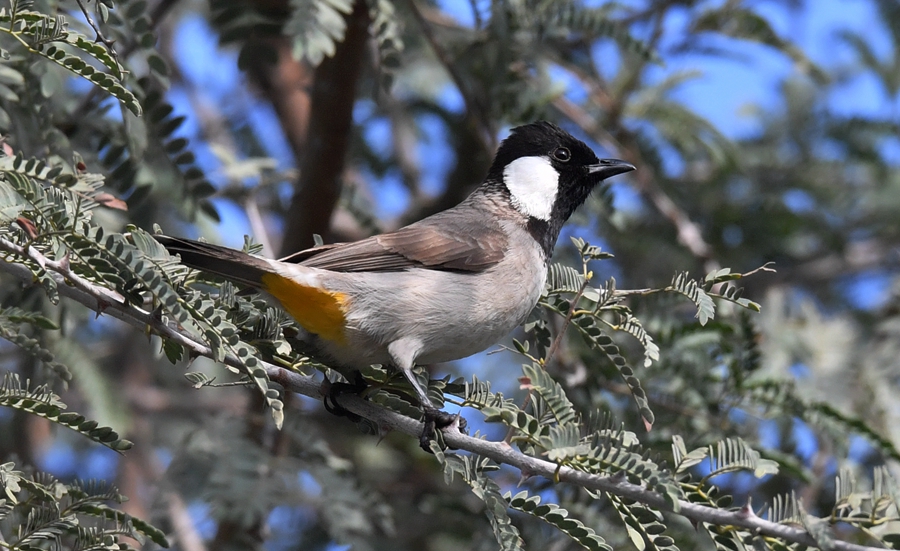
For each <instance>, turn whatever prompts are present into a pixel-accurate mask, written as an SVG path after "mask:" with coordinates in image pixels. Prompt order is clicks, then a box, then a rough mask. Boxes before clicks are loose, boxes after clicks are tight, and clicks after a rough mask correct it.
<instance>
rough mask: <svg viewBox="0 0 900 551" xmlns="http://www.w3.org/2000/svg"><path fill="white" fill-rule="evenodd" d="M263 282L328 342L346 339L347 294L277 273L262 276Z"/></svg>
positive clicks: (284, 305) (301, 321) (290, 310)
mask: <svg viewBox="0 0 900 551" xmlns="http://www.w3.org/2000/svg"><path fill="white" fill-rule="evenodd" d="M262 284H263V289H265V290H266V291H267V292H268V293H269V294H271V295H272V296H274V297H275V298H277V299H278V301H279V302H280V303H281V305H282V306H283V307H284V309H285V310H287V312H288V314H290V315H291V317H293V318H294V319H295V320H297V323H299V324H300V326H301V327H303V328H304V329H306V330H307V331H309V332H310V333H315V334H316V335H319V336H320V337H322V338H323V339H326V340H329V341H337V342H343V341H344V320H345V318H344V305H345V304H346V302H347V295H345V294H344V293H334V292H331V291H326V290H324V289H319V288H316V287H310V286H308V285H301V284H300V283H297V282H296V281H293V280H291V279H288V278H286V277H283V276H280V275H278V274H265V275H263V276H262Z"/></svg>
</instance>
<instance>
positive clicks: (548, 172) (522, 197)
mask: <svg viewBox="0 0 900 551" xmlns="http://www.w3.org/2000/svg"><path fill="white" fill-rule="evenodd" d="M503 182H504V183H505V184H506V188H507V189H508V190H509V193H510V195H511V196H512V204H513V206H514V207H516V209H518V210H519V212H521V213H522V214H526V215H528V216H533V217H535V218H537V219H539V220H544V221H549V220H550V213H551V212H553V203H555V202H556V193H557V191H558V190H559V173H558V172H557V171H556V169H555V168H553V165H551V164H550V159H548V158H547V157H520V158H518V159H516V160H515V161H513V162H511V163H509V164H508V165H506V168H505V169H503Z"/></svg>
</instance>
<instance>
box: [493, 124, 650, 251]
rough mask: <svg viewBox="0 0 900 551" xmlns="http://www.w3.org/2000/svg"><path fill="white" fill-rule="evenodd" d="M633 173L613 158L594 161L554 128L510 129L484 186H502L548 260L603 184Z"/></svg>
mask: <svg viewBox="0 0 900 551" xmlns="http://www.w3.org/2000/svg"><path fill="white" fill-rule="evenodd" d="M631 170H634V166H632V165H630V164H628V163H626V162H624V161H619V160H617V159H602V160H601V159H598V158H597V155H595V154H594V152H593V151H592V150H591V148H590V147H588V146H587V144H585V143H584V142H582V141H581V140H579V139H577V138H575V137H574V136H572V135H571V134H569V133H568V132H566V131H565V130H563V129H561V128H559V127H558V126H556V125H555V124H553V123H549V122H545V121H539V122H535V123H531V124H526V125H524V126H519V127H517V128H513V130H512V132H511V133H510V135H509V137H508V138H506V139H505V140H503V143H501V144H500V149H499V150H498V151H497V156H496V157H495V158H494V162H493V164H492V165H491V169H490V171H489V172H488V182H489V183H490V184H492V185H498V184H499V185H501V187H502V189H503V190H504V191H505V192H506V193H508V194H509V198H510V202H511V203H512V205H513V207H514V208H516V209H517V210H518V211H519V212H520V213H522V214H523V215H524V216H526V217H527V224H528V229H529V231H530V232H531V234H532V235H533V236H534V238H535V239H536V240H537V241H538V243H540V244H541V247H542V248H543V249H544V252H545V253H546V254H547V256H548V257H549V256H550V254H551V253H552V252H553V246H554V245H555V244H556V239H557V238H558V237H559V232H560V230H561V229H562V226H563V224H565V222H566V220H568V219H569V217H570V216H571V215H572V213H573V212H575V209H576V208H578V207H579V206H580V205H581V204H582V203H584V201H585V200H586V199H587V198H588V195H590V193H591V191H592V190H593V189H594V187H595V186H596V185H597V184H599V183H600V182H602V181H603V180H604V179H606V178H609V177H610V176H615V175H616V174H621V173H623V172H629V171H631Z"/></svg>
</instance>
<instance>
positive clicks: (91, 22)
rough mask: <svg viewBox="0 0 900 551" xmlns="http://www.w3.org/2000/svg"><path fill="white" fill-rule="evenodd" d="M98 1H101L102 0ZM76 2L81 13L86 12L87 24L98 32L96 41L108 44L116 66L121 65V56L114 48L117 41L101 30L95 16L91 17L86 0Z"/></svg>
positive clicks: (107, 46) (107, 47) (76, 0)
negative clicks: (85, 3)
mask: <svg viewBox="0 0 900 551" xmlns="http://www.w3.org/2000/svg"><path fill="white" fill-rule="evenodd" d="M97 1H98V2H99V1H100V0H97ZM75 2H76V3H77V4H78V7H79V8H81V13H83V14H84V18H85V19H86V20H87V24H88V25H90V26H91V28H92V29H94V32H95V33H96V34H97V38H96V39H95V42H102V43H103V45H104V46H106V49H107V50H109V55H110V56H112V58H113V60H115V62H116V66H117V67H119V66H120V65H119V56H118V55H117V54H116V50H115V49H113V44H115V43H116V41H115V40H110V39H109V38H106V37H105V36H103V31H101V30H100V26H99V25H98V24H97V22H96V21H94V18H93V17H91V14H90V12H88V10H87V6H85V5H84V2H83V1H82V0H75ZM120 72H121V69H120Z"/></svg>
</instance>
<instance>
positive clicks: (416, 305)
mask: <svg viewBox="0 0 900 551" xmlns="http://www.w3.org/2000/svg"><path fill="white" fill-rule="evenodd" d="M460 162H466V161H465V160H460ZM632 170H635V167H634V166H633V165H632V164H629V163H627V162H625V161H621V160H618V159H598V157H597V155H596V154H595V153H594V152H593V151H592V150H591V148H590V147H589V146H588V145H587V144H585V143H584V142H583V141H581V140H579V139H577V138H575V137H574V136H572V135H571V134H570V133H568V132H566V131H565V130H563V129H561V128H560V127H559V126H557V125H555V124H553V123H550V122H547V121H537V122H533V123H530V124H526V125H522V126H518V127H516V128H513V129H512V130H511V131H510V134H509V136H508V137H506V139H504V140H503V141H502V142H501V144H500V146H499V148H498V149H497V152H496V154H495V157H494V159H493V162H492V163H491V166H490V168H489V170H488V172H487V176H486V177H485V178H484V181H483V182H482V183H481V185H479V186H478V187H477V188H476V189H475V190H474V191H473V192H472V193H471V194H470V195H469V196H468V197H467V198H466V199H464V200H463V201H462V202H461V203H459V204H458V205H456V206H455V207H451V208H449V209H447V210H444V211H442V212H438V213H436V214H433V215H431V216H429V217H427V218H424V219H422V220H420V221H418V222H415V223H412V224H409V225H408V226H405V227H402V228H400V229H398V230H396V231H392V232H389V233H383V234H380V235H375V236H372V237H369V238H366V239H362V240H360V241H355V242H347V243H334V244H327V245H319V246H316V247H313V248H310V249H306V250H303V251H300V252H297V253H295V254H292V255H290V256H287V257H285V258H282V259H280V260H272V259H268V258H263V257H261V256H257V255H251V254H247V253H245V252H242V251H238V250H235V249H230V248H227V247H222V246H219V245H213V244H210V243H206V242H198V241H193V240H189V239H183V238H178V237H170V236H164V235H157V236H155V238H156V239H157V240H158V241H159V242H160V243H161V244H162V245H163V246H165V247H166V248H167V249H168V251H169V252H170V253H172V254H177V255H180V257H181V262H182V263H183V264H185V265H187V266H189V267H191V268H195V269H198V270H200V271H203V272H208V273H211V274H214V275H217V276H220V277H222V278H224V279H227V280H230V281H232V282H235V283H237V284H240V285H244V286H248V287H251V288H253V289H257V290H259V291H262V292H263V294H264V295H265V296H268V297H270V298H271V299H274V302H275V303H276V304H277V305H280V307H281V308H283V309H284V310H285V311H286V312H287V313H288V314H289V315H290V316H291V317H293V319H294V320H295V321H296V322H297V324H298V325H299V326H300V327H302V328H303V330H304V331H305V333H306V337H307V340H308V341H309V342H310V344H311V345H312V346H313V347H314V348H315V350H317V351H318V353H319V354H320V355H322V356H324V358H325V359H327V360H328V361H329V362H331V363H332V364H333V365H335V366H337V367H338V368H339V371H340V372H342V373H345V372H347V370H350V371H353V370H359V369H361V368H363V367H367V366H369V365H373V364H382V365H386V366H391V367H393V368H395V369H398V370H400V371H401V372H402V374H403V375H404V376H405V377H406V379H407V380H408V381H409V383H410V385H412V388H413V391H414V392H415V395H416V396H415V397H416V399H417V401H418V402H419V406H420V407H421V410H422V413H423V418H424V420H425V428H424V430H423V433H422V435H421V437H420V445H421V446H422V448H423V449H425V450H426V451H428V450H429V442H430V440H431V439H432V438H433V437H434V431H435V428H438V429H443V428H446V427H447V426H449V425H451V424H452V423H453V421H454V420H455V419H456V418H457V416H452V415H449V414H447V413H446V412H443V411H441V410H439V409H438V408H437V407H435V406H434V404H432V403H431V401H430V399H429V398H428V395H427V394H426V392H425V389H423V388H422V386H421V385H420V384H419V382H418V380H417V379H416V378H415V376H414V375H413V373H412V370H413V368H414V366H416V365H430V364H435V363H441V362H448V361H453V360H457V359H461V358H465V357H468V356H471V355H472V354H475V353H478V352H481V351H482V350H485V349H487V348H488V347H490V346H492V345H494V344H496V343H497V342H498V341H500V340H501V339H503V338H504V337H505V336H506V335H508V334H509V333H510V332H512V330H513V329H515V328H516V327H517V326H519V325H520V324H521V323H522V322H523V321H524V320H525V319H526V317H527V316H528V314H529V313H530V312H531V310H532V309H533V308H534V307H535V305H536V304H537V302H538V300H539V299H540V297H541V294H542V292H543V290H544V286H545V282H546V278H547V271H548V266H549V262H550V258H551V256H552V254H553V249H554V246H555V244H556V241H557V239H558V237H559V234H560V230H561V229H562V227H563V225H564V224H565V222H566V221H567V220H568V219H569V217H570V216H571V215H572V213H573V212H574V211H575V209H576V208H577V207H579V206H580V205H581V204H583V203H584V202H585V200H586V199H587V198H588V196H589V195H590V193H591V191H592V190H593V189H594V188H595V187H596V186H597V185H598V184H599V183H600V182H601V181H603V180H605V179H607V178H609V177H611V176H615V175H617V174H622V173H626V172H629V171H632ZM357 372H358V371H357ZM335 403H336V402H335ZM326 405H327V401H326Z"/></svg>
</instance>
